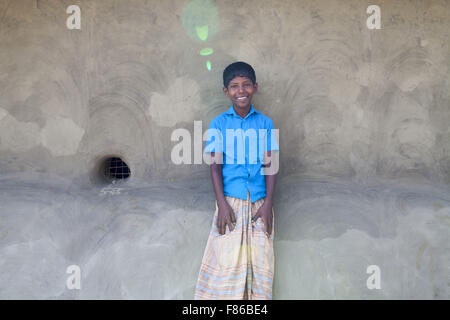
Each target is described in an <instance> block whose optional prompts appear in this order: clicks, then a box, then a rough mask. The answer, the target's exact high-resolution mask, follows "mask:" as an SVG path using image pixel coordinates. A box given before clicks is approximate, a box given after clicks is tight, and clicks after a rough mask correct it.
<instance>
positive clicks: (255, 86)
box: [253, 82, 258, 92]
mask: <svg viewBox="0 0 450 320" xmlns="http://www.w3.org/2000/svg"><path fill="white" fill-rule="evenodd" d="M253 88H255V92H257V91H258V82H255V85H254V86H253Z"/></svg>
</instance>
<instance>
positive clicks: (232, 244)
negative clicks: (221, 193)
mask: <svg viewBox="0 0 450 320" xmlns="http://www.w3.org/2000/svg"><path fill="white" fill-rule="evenodd" d="M225 199H226V200H227V202H228V203H229V204H230V206H231V208H233V212H234V213H235V216H236V227H235V229H234V230H233V231H231V232H230V230H229V229H228V226H227V228H226V233H225V234H224V235H220V234H219V232H218V228H217V216H218V211H219V210H218V207H217V203H216V211H215V213H214V219H213V223H212V226H211V232H210V235H209V238H208V242H207V244H206V249H205V252H204V255H203V259H202V264H201V267H200V272H199V275H198V280H197V285H196V287H195V296H194V299H195V300H202V299H207V300H225V299H227V300H266V299H267V300H270V299H272V281H273V272H274V255H273V237H274V225H275V215H274V214H273V209H272V214H273V225H272V234H271V235H270V237H269V236H268V235H267V233H265V232H264V222H262V220H261V218H259V219H258V220H257V221H256V222H252V221H251V217H252V216H254V215H255V214H256V212H257V211H258V209H259V207H261V205H262V204H263V203H264V199H265V198H262V199H260V200H257V201H255V202H253V203H251V202H250V194H249V193H247V200H242V199H238V198H233V197H228V196H225Z"/></svg>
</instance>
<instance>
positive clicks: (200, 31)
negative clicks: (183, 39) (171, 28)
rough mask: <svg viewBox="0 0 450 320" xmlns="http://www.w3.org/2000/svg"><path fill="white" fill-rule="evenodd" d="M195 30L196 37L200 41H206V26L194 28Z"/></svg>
mask: <svg viewBox="0 0 450 320" xmlns="http://www.w3.org/2000/svg"><path fill="white" fill-rule="evenodd" d="M195 30H196V31H197V37H199V39H200V40H202V41H206V39H208V25H205V26H201V27H195Z"/></svg>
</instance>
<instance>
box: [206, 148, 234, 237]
mask: <svg viewBox="0 0 450 320" xmlns="http://www.w3.org/2000/svg"><path fill="white" fill-rule="evenodd" d="M219 157H222V154H217V158H216V154H215V152H211V158H212V163H211V165H210V171H211V180H212V183H213V187H214V193H215V194H216V200H217V207H218V209H219V212H218V215H217V228H218V229H219V233H220V234H225V232H226V225H228V228H229V229H230V231H233V230H234V225H235V224H236V217H235V215H234V212H233V209H232V208H231V206H230V205H229V204H228V202H227V200H226V199H225V195H224V194H223V176H222V161H220V160H219Z"/></svg>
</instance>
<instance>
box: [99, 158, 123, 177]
mask: <svg viewBox="0 0 450 320" xmlns="http://www.w3.org/2000/svg"><path fill="white" fill-rule="evenodd" d="M102 171H103V174H104V176H105V177H106V178H107V179H109V180H122V179H127V178H129V177H130V168H129V167H128V165H127V164H126V163H125V162H124V161H123V160H122V159H121V158H119V157H109V158H107V159H106V160H105V162H104V164H103V169H102Z"/></svg>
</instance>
